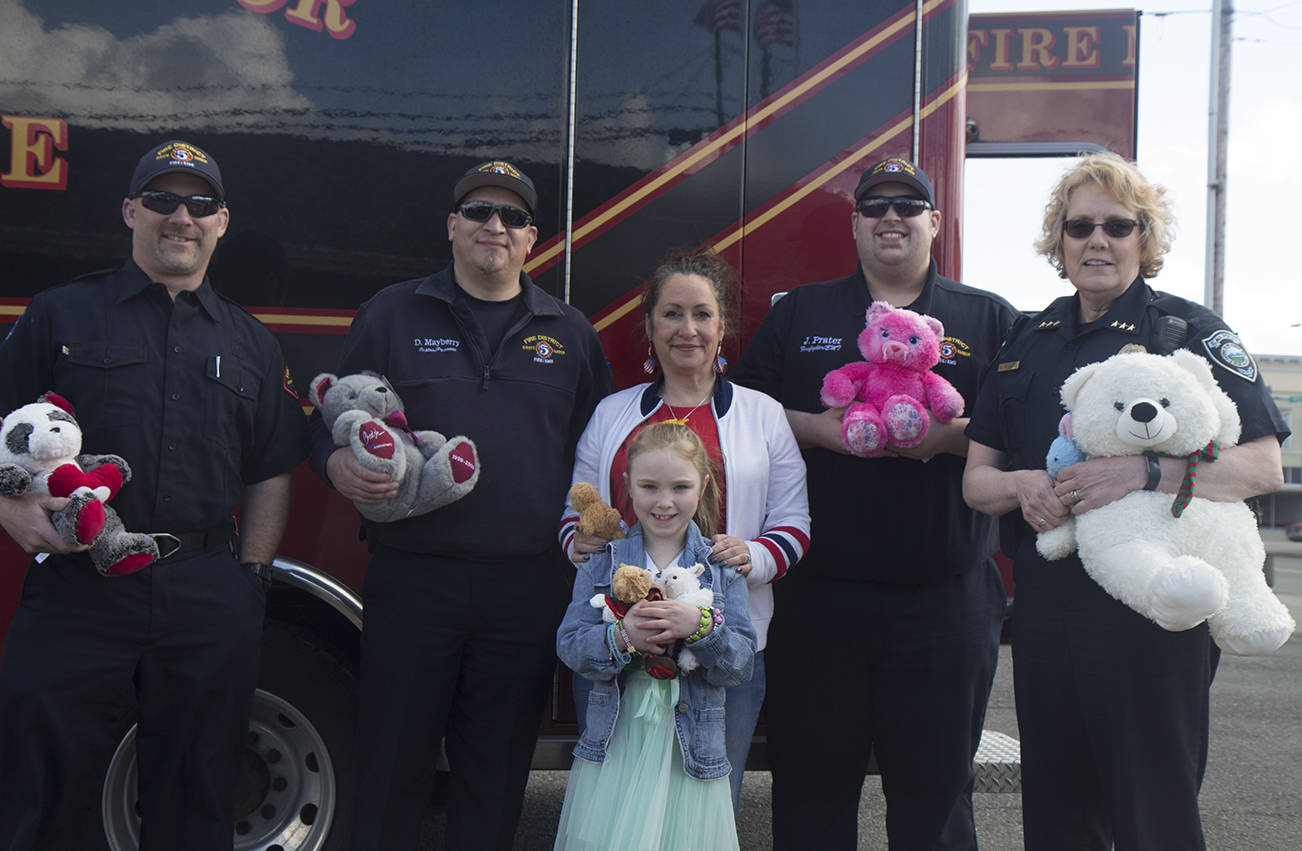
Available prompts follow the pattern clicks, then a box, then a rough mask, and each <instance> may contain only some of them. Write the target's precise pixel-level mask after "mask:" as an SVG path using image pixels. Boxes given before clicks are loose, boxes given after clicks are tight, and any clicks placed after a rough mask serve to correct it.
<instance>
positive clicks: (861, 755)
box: [766, 563, 1004, 851]
mask: <svg viewBox="0 0 1302 851" xmlns="http://www.w3.org/2000/svg"><path fill="white" fill-rule="evenodd" d="M803 566H804V565H803V564H802V567H803ZM773 592H774V597H775V600H774V618H773V623H772V625H771V626H770V628H769V643H768V649H767V651H766V653H767V656H768V698H767V703H766V706H767V708H768V709H767V712H768V715H767V717H768V743H769V761H770V767H771V769H772V774H773V847H774V848H775V849H779V851H782V849H792V851H803V849H808V848H818V849H828V851H837V849H846V850H847V851H849V849H855V848H857V847H859V843H858V815H859V797H860V793H861V791H862V789H863V783H864V777H865V775H866V773H867V769H868V760H869V757H870V755H872V754H874V753H875V754H876V757H877V764H878V766H879V768H880V769H881V773H882V788H883V791H884V792H885V794H886V807H887V809H886V834H887V837H888V840H889V842H890V846H891V848H892V849H893V851H901V849H933V848H963V849H974V848H976V830H975V826H974V823H973V816H972V758H973V756H974V755H975V754H976V749H977V746H978V744H980V739H981V728H982V724H983V723H984V721H985V711H986V699H987V698H988V697H989V696H990V687H991V684H992V683H993V681H994V675H995V667H996V665H997V664H998V660H999V628H1000V623H1001V619H1002V616H1003V610H1004V593H1003V587H1002V585H1001V584H1000V581H999V574H998V572H997V571H996V570H995V567H994V565H993V563H991V564H989V565H988V566H983V567H978V568H974V569H972V570H969V571H967V572H965V573H963V574H960V575H958V576H954V577H950V578H948V579H944V580H941V581H939V582H935V583H931V584H928V585H908V586H903V585H884V584H876V583H870V582H846V581H841V580H831V579H821V578H817V577H810V576H809V575H808V574H807V573H801V572H800V571H798V570H796V571H792V572H791V573H790V574H789V575H788V576H786V577H785V578H784V579H783V580H782V581H781V582H779V583H776V584H775V585H774V586H773Z"/></svg>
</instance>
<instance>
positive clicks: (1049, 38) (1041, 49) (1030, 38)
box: [1017, 27, 1058, 71]
mask: <svg viewBox="0 0 1302 851" xmlns="http://www.w3.org/2000/svg"><path fill="white" fill-rule="evenodd" d="M1017 33H1018V35H1020V36H1021V37H1022V61H1021V62H1018V63H1017V70H1018V71H1030V70H1036V71H1038V70H1048V69H1050V68H1057V67H1058V57H1056V56H1054V55H1053V46H1054V41H1055V39H1054V37H1053V33H1052V32H1051V31H1050V30H1048V29H1046V28H1044V27H1029V28H1027V29H1021V30H1018V31H1017Z"/></svg>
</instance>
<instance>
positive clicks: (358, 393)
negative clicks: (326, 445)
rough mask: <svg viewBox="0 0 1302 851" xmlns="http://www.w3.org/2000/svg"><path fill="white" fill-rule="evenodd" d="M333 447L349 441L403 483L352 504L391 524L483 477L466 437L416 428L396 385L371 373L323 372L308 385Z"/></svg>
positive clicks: (370, 463) (364, 458) (444, 501)
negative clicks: (387, 495) (384, 495)
mask: <svg viewBox="0 0 1302 851" xmlns="http://www.w3.org/2000/svg"><path fill="white" fill-rule="evenodd" d="M308 395H309V397H310V398H311V400H312V404H313V405H315V406H316V407H317V410H319V411H320V412H321V417H322V419H323V420H324V421H325V423H326V426H327V427H329V429H330V435H331V438H332V439H333V440H334V443H335V446H351V447H352V450H353V455H354V456H355V457H356V458H357V460H358V461H360V462H361V464H362V466H363V467H365V468H366V469H368V470H374V471H377V472H381V473H384V474H386V475H387V476H389V478H390V480H391V481H395V482H398V483H399V485H400V486H399V489H398V493H397V495H396V496H394V497H393V498H392V499H390V500H388V501H387V502H382V503H377V504H364V503H354V505H356V506H357V510H358V512H360V513H361V515H362V516H363V517H365V518H366V519H368V520H373V521H375V522H377V523H390V522H392V521H395V520H403V519H405V518H408V517H416V516H418V515H420V514H426V513H428V512H430V511H433V510H434V509H436V508H442V507H443V506H445V505H448V504H449V503H452V502H456V501H457V500H458V499H461V498H462V497H463V496H465V495H466V494H468V493H470V491H471V490H472V489H474V487H475V484H476V483H477V482H478V481H479V452H478V450H476V448H475V444H474V442H473V441H471V439H470V438H468V437H463V436H457V437H452V438H446V437H444V436H443V435H441V434H439V433H438V432H437V431H425V430H422V431H412V430H411V428H410V427H409V426H408V424H407V417H406V414H405V413H404V411H403V405H402V400H401V399H399V398H398V394H397V393H396V392H395V391H394V389H393V386H392V385H390V384H389V382H388V381H386V380H385V379H384V378H383V377H381V376H379V375H377V374H376V373H373V372H362V373H357V374H355V375H345V376H343V377H342V378H340V377H338V376H336V375H333V374H331V373H328V372H323V373H321V374H320V375H318V376H317V377H316V378H313V379H312V384H311V386H310V387H309V389H308Z"/></svg>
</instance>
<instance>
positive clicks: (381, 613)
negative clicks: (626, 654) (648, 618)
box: [350, 547, 570, 851]
mask: <svg viewBox="0 0 1302 851" xmlns="http://www.w3.org/2000/svg"><path fill="white" fill-rule="evenodd" d="M560 566H561V563H560V562H559V556H557V557H555V558H553V557H551V556H543V557H539V558H537V559H531V560H529V561H527V562H513V563H503V562H500V561H499V562H471V561H462V560H458V559H450V558H442V557H435V556H429V555H421V554H417V553H408V552H401V551H397V550H391V549H386V548H383V547H380V548H377V549H376V551H375V554H374V556H373V557H372V559H371V563H370V566H369V567H368V568H367V571H366V580H365V586H364V590H363V596H364V601H365V611H366V624H365V627H364V628H363V630H362V682H361V700H360V710H359V719H358V720H359V724H360V730H359V733H358V741H359V745H360V748H359V750H360V759H361V778H360V782H359V791H358V801H357V813H356V825H355V827H354V832H353V844H352V846H350V847H352V848H353V849H355V851H368V849H375V851H380V849H383V851H411V850H412V849H415V848H417V847H418V846H419V837H420V822H421V816H422V814H423V813H424V812H425V809H426V807H427V806H428V805H429V801H430V795H431V793H432V790H433V784H434V778H435V761H436V759H437V757H438V745H439V740H440V738H446V748H447V756H448V762H449V764H450V766H451V770H452V783H451V790H450V794H449V799H448V805H447V814H448V815H447V833H446V847H447V848H449V849H453V851H462V849H509V848H510V847H511V845H512V842H513V840H514V838H515V828H516V823H517V822H518V821H519V818H520V809H521V805H522V803H523V800H524V789H525V785H526V783H527V782H528V779H529V765H530V762H531V761H532V758H533V749H534V743H535V741H536V739H537V736H538V724H539V722H540V721H541V720H542V711H543V706H544V701H545V697H546V694H547V690H548V688H549V687H550V686H551V682H552V676H553V672H554V671H555V669H556V629H557V627H558V626H559V625H560V622H561V617H562V616H563V615H564V613H565V606H566V604H567V603H568V602H569V596H570V592H569V588H568V586H567V585H566V582H565V575H564V573H563V572H562V571H561V569H560Z"/></svg>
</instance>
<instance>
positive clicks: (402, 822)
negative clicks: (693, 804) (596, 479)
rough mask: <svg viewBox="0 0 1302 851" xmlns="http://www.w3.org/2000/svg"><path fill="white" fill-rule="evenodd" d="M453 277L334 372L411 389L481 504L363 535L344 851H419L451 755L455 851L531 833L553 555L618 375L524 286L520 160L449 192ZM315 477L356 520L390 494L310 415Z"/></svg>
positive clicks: (377, 325) (554, 308) (380, 326)
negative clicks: (460, 446)
mask: <svg viewBox="0 0 1302 851" xmlns="http://www.w3.org/2000/svg"><path fill="white" fill-rule="evenodd" d="M451 201H452V211H451V212H450V213H449V214H448V217H447V238H448V240H449V241H450V242H451V245H452V262H451V263H449V264H448V265H447V267H445V268H444V269H442V270H441V271H438V272H435V273H434V274H432V275H429V276H427V277H424V278H419V279H417V280H412V281H406V282H404V283H399V284H394V285H393V286H390V287H387V288H385V289H384V290H381V291H380V292H379V293H378V294H377V295H375V296H374V297H373V298H371V299H370V300H369V301H367V302H366V303H365V304H363V305H362V306H361V307H360V308H359V309H358V311H357V316H356V318H355V319H354V320H353V324H352V327H351V328H350V329H349V331H348V337H347V339H346V340H345V341H344V352H343V356H342V359H341V361H340V364H339V369H338V370H337V371H338V373H339V374H341V375H342V374H346V373H354V372H358V371H361V370H365V369H369V370H374V371H376V372H379V373H381V374H383V375H385V376H386V377H387V378H388V379H389V380H390V382H392V384H393V386H394V388H395V389H396V390H397V391H398V394H399V395H400V396H401V398H402V400H403V402H404V403H405V407H406V415H407V419H408V420H409V421H410V423H411V425H412V427H413V428H420V429H437V430H438V431H440V432H443V433H444V434H465V435H468V436H470V437H471V438H473V439H474V440H475V443H476V445H477V447H478V450H479V458H480V461H481V463H482V470H481V472H480V477H479V481H478V483H477V484H476V486H475V489H474V490H473V491H471V492H470V493H469V494H467V495H466V496H465V497H464V498H462V499H461V500H459V501H457V502H454V503H452V504H451V505H447V506H445V507H443V508H440V509H439V510H437V511H434V512H431V513H429V514H424V515H421V516H420V517H415V518H412V519H410V520H399V521H396V522H392V523H374V522H371V521H364V522H363V525H364V526H365V530H366V541H367V544H368V546H369V547H370V550H371V554H372V556H371V562H370V565H369V566H368V567H367V572H366V583H365V588H364V591H363V602H364V605H365V609H366V628H365V630H364V631H363V633H362V660H361V662H362V664H361V668H362V677H361V699H360V705H359V716H360V717H359V721H360V723H359V727H360V738H359V743H358V744H359V747H358V759H359V762H360V764H361V774H360V779H359V783H358V788H359V796H358V800H357V806H356V813H355V824H354V829H353V839H352V844H351V845H350V846H349V847H350V848H353V849H357V851H370V849H385V851H387V849H394V848H416V847H418V845H419V837H420V823H421V817H422V814H423V813H424V811H425V808H426V806H427V805H428V803H429V800H430V795H431V792H432V790H433V786H434V781H435V771H434V766H435V762H436V760H437V757H438V744H439V740H440V738H442V739H444V741H445V744H446V750H447V756H448V761H449V763H450V764H451V769H452V782H451V784H450V791H449V799H448V802H447V814H448V817H447V828H446V831H447V836H446V844H447V847H449V848H476V849H480V848H482V849H509V848H510V847H511V846H512V842H513V840H514V836H515V828H516V823H517V821H518V820H519V815H520V809H521V804H522V802H523V798H524V788H525V784H526V783H527V781H528V776H529V764H530V761H531V759H532V755H533V749H534V742H535V739H536V737H537V733H538V721H539V718H540V717H541V713H542V709H543V703H544V698H545V696H546V694H547V691H548V689H549V687H550V685H551V680H552V676H553V673H554V671H555V668H556V655H555V645H556V628H557V626H559V624H560V619H561V616H562V614H563V613H564V611H565V606H566V604H567V603H568V601H569V592H568V590H567V587H568V583H567V581H566V576H567V575H568V576H571V577H572V576H573V573H574V571H573V569H571V568H569V567H568V566H567V562H565V560H564V558H563V557H562V556H561V555H560V553H559V550H558V549H557V547H556V539H555V523H556V517H557V513H558V510H559V508H560V507H561V506H563V505H564V504H565V493H566V490H567V489H568V487H569V484H570V471H571V469H572V465H573V460H574V448H575V445H576V444H577V442H578V438H579V435H580V434H581V433H582V431H583V427H584V426H585V425H586V424H587V421H588V417H589V415H590V414H591V413H592V410H593V408H595V407H596V404H597V402H598V401H599V400H600V399H601V398H602V397H603V396H605V395H607V394H608V393H609V392H610V370H609V368H608V367H607V365H606V360H605V356H604V355H603V353H602V350H601V345H600V343H599V342H598V340H597V335H596V332H595V331H593V329H592V326H591V325H590V324H588V321H587V319H586V318H585V317H584V316H583V314H581V313H580V312H578V311H577V310H575V309H574V308H572V307H570V306H569V305H567V304H565V303H564V302H562V301H560V300H558V299H556V298H554V297H552V296H550V295H548V294H547V293H545V292H544V291H543V290H541V289H539V288H538V287H537V286H536V285H534V283H533V282H532V281H531V280H530V279H529V276H528V275H526V274H525V273H524V271H523V267H524V262H525V259H526V257H527V256H528V254H529V251H530V250H531V249H532V248H533V245H534V242H535V241H536V240H537V239H538V229H537V228H536V227H534V225H533V219H534V214H535V213H536V212H537V209H538V194H537V192H536V190H535V189H534V184H533V181H532V180H530V179H529V178H528V177H527V176H526V175H525V174H524V172H522V171H521V170H520V169H518V168H517V167H516V166H514V165H513V164H511V163H509V162H505V161H501V160H495V161H491V162H485V163H480V164H479V165H476V166H474V167H473V168H471V169H469V170H468V171H467V172H466V173H465V174H464V175H462V176H461V178H460V179H459V180H457V181H456V184H455V186H454V187H453V189H452V198H451ZM312 429H313V451H312V465H313V468H314V469H315V470H317V471H318V473H320V474H321V475H322V476H323V477H324V478H325V480H326V481H327V482H328V483H330V484H331V485H332V486H333V487H334V488H335V489H336V490H338V491H339V492H340V493H341V494H343V495H344V496H346V497H348V498H349V499H351V500H353V501H354V502H360V503H366V502H380V501H383V500H385V499H387V498H389V497H390V496H392V494H393V493H394V492H395V490H396V485H395V484H394V483H392V482H389V481H387V480H386V479H385V478H384V477H383V476H376V475H374V474H371V473H369V472H368V471H367V470H365V469H364V468H363V467H362V466H361V465H360V464H359V463H358V462H357V460H356V459H355V458H354V456H353V453H352V450H351V449H348V448H343V449H339V448H338V447H336V446H335V445H334V443H333V441H332V440H331V436H330V433H329V431H328V430H327V429H326V428H325V426H324V424H323V423H321V421H320V418H319V417H315V416H314V417H313V421H312Z"/></svg>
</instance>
